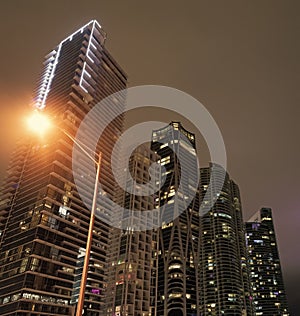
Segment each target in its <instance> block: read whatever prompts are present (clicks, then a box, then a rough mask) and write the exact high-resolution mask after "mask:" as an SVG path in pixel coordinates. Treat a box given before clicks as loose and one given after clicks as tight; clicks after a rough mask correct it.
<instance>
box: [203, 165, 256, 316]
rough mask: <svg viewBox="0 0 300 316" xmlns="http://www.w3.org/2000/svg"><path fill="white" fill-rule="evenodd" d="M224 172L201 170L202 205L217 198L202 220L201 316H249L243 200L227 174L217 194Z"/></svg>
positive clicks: (209, 169) (250, 308) (249, 303)
mask: <svg viewBox="0 0 300 316" xmlns="http://www.w3.org/2000/svg"><path fill="white" fill-rule="evenodd" d="M213 171H214V172H213ZM224 173H225V170H224V169H223V168H222V167H220V166H218V165H216V164H210V166H209V167H207V168H201V169H200V184H201V189H200V192H201V202H202V203H204V204H205V203H210V202H211V199H213V197H214V196H216V195H217V200H216V202H215V203H214V205H213V207H212V208H211V209H210V210H209V211H208V212H207V213H206V214H204V215H203V216H201V218H200V231H201V234H200V259H199V264H200V266H199V272H200V276H199V282H200V291H199V296H200V311H201V314H200V315H205V316H206V315H211V316H213V315H248V316H249V315H253V314H252V304H251V294H250V283H249V276H248V266H247V252H246V244H245V229H244V224H243V216H242V209H241V198H240V194H239V189H238V186H237V185H236V184H235V183H234V182H233V181H232V180H231V179H230V177H229V175H228V174H227V173H226V174H225V181H224V184H223V188H222V190H221V192H215V187H216V186H215V185H214V184H215V183H218V181H219V182H220V181H221V179H222V178H223V175H224ZM210 181H212V185H211V186H209V184H210Z"/></svg>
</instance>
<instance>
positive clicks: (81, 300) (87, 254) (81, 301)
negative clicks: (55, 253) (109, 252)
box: [76, 152, 102, 316]
mask: <svg viewBox="0 0 300 316" xmlns="http://www.w3.org/2000/svg"><path fill="white" fill-rule="evenodd" d="M101 158H102V154H101V152H100V153H99V156H98V161H94V162H95V163H96V166H97V172H96V179H95V185H94V194H93V202H92V209H91V215H90V223H89V231H88V237H87V242H86V251H85V257H84V263H83V270H82V276H81V282H80V291H79V297H78V303H77V309H76V316H81V315H82V310H83V304H84V295H85V288H86V280H87V275H88V269H89V262H90V255H91V248H92V241H93V230H94V223H95V214H96V207H97V194H98V186H99V175H100V167H101Z"/></svg>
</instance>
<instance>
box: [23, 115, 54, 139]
mask: <svg viewBox="0 0 300 316" xmlns="http://www.w3.org/2000/svg"><path fill="white" fill-rule="evenodd" d="M26 123H27V127H28V129H29V130H30V131H32V132H34V133H35V134H37V135H39V136H43V135H44V134H45V133H46V132H47V130H48V129H49V128H50V127H51V122H50V119H49V118H48V117H47V116H46V115H44V114H42V113H41V112H40V111H37V110H36V111H34V112H33V114H32V115H31V116H29V117H28V118H27V120H26Z"/></svg>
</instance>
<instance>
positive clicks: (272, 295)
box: [246, 208, 289, 316]
mask: <svg viewBox="0 0 300 316" xmlns="http://www.w3.org/2000/svg"><path fill="white" fill-rule="evenodd" d="M246 231H247V247H248V254H249V263H250V279H251V284H252V292H253V303H254V309H255V316H258V315H289V311H288V304H287V298H286V293H285V288H284V283H283V276H282V271H281V264H280V259H279V252H278V247H277V241H276V234H275V229H274V223H273V218H272V210H271V209H270V208H262V209H261V210H260V211H259V212H257V213H256V214H255V215H254V216H253V217H252V218H251V219H250V221H249V222H247V223H246Z"/></svg>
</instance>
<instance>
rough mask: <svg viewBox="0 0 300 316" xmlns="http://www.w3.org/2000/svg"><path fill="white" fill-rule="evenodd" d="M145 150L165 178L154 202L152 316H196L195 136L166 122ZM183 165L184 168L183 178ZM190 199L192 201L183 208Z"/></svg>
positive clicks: (197, 308)
mask: <svg viewBox="0 0 300 316" xmlns="http://www.w3.org/2000/svg"><path fill="white" fill-rule="evenodd" d="M151 149H152V150H154V151H155V152H156V153H157V154H158V155H159V156H160V160H159V163H160V165H161V166H162V167H163V168H164V170H162V177H165V183H164V184H163V185H162V187H161V189H160V192H159V196H158V197H157V201H158V202H159V206H160V207H161V218H163V219H164V220H162V223H161V225H162V227H161V228H160V229H159V230H158V235H159V238H158V241H159V250H158V281H157V285H158V287H157V315H167V316H183V315H186V316H196V315H199V307H198V300H199V298H198V295H199V282H198V263H199V248H198V247H199V192H198V179H197V174H198V165H197V161H196V145H195V136H194V134H192V133H190V132H188V131H187V130H185V129H184V128H183V127H182V125H181V124H180V123H178V122H172V123H170V124H169V125H168V126H166V127H164V128H162V129H160V130H155V131H154V132H153V134H152V142H151ZM185 162H186V163H187V165H188V166H189V168H188V170H185V172H184V173H183V172H181V171H182V170H183V166H184V163H185ZM181 184H183V186H182V187H180V185H181ZM176 192H177V197H175V193H176ZM191 195H192V196H194V198H192V201H191V203H187V202H186V201H187V200H188V198H189V197H190V196H191ZM174 197H175V198H174Z"/></svg>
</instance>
